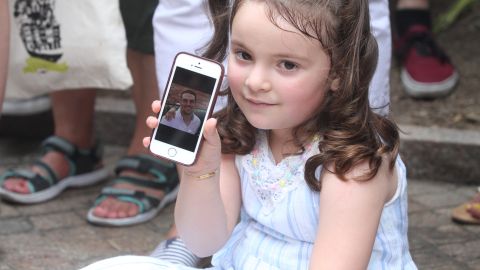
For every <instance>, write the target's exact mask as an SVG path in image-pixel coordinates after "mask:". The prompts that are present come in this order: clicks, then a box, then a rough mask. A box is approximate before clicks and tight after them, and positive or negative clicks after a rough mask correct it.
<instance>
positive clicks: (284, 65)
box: [280, 61, 298, 70]
mask: <svg viewBox="0 0 480 270" xmlns="http://www.w3.org/2000/svg"><path fill="white" fill-rule="evenodd" d="M280 66H281V67H282V68H283V69H285V70H294V69H296V68H297V67H298V66H297V64H295V63H293V62H290V61H283V62H282V63H281V64H280Z"/></svg>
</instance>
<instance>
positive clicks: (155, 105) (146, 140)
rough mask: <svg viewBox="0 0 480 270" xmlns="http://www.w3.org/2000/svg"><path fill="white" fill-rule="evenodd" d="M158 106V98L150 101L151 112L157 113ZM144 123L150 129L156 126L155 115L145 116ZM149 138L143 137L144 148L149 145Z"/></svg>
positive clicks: (159, 104) (156, 119)
mask: <svg viewBox="0 0 480 270" xmlns="http://www.w3.org/2000/svg"><path fill="white" fill-rule="evenodd" d="M160 106H161V103H160V100H154V101H153V102H152V112H153V113H155V114H158V113H159V112H160ZM146 123H147V126H148V127H149V128H150V129H154V128H156V127H157V126H158V118H157V117H155V116H149V117H147V120H146ZM150 140H151V138H150V137H145V138H143V146H145V148H148V146H149V145H150Z"/></svg>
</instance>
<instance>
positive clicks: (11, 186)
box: [3, 179, 30, 194]
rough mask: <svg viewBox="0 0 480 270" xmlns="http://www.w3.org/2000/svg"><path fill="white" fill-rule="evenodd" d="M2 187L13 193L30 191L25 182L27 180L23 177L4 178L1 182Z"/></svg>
mask: <svg viewBox="0 0 480 270" xmlns="http://www.w3.org/2000/svg"><path fill="white" fill-rule="evenodd" d="M3 187H4V188H5V189H7V190H10V191H12V192H15V193H20V194H28V193H30V188H29V186H28V184H27V181H25V180H23V179H9V180H6V181H5V183H3Z"/></svg>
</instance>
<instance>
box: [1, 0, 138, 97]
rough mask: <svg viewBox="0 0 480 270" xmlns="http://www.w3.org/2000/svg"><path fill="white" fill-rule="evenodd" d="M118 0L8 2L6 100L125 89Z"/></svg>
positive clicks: (127, 79) (127, 78) (128, 81)
mask: <svg viewBox="0 0 480 270" xmlns="http://www.w3.org/2000/svg"><path fill="white" fill-rule="evenodd" d="M118 5H119V4H118V0H9V8H10V17H11V33H10V34H11V38H10V49H11V52H10V59H9V70H8V79H7V93H6V97H7V98H8V99H26V98H31V97H35V96H39V95H42V94H45V93H50V92H52V91H56V90H64V89H76V88H86V87H89V88H90V87H92V88H103V89H127V88H129V87H130V86H131V84H132V77H131V75H130V72H129V70H128V67H127V63H126V44H127V43H126V37H125V29H124V26H123V21H122V18H121V15H120V10H119V6H118Z"/></svg>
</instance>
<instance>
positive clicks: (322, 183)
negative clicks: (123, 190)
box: [85, 0, 416, 270]
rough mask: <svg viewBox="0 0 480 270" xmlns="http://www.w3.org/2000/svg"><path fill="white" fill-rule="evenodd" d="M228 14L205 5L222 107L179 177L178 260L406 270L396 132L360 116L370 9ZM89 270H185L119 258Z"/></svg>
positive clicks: (315, 3)
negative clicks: (223, 86) (222, 77)
mask: <svg viewBox="0 0 480 270" xmlns="http://www.w3.org/2000/svg"><path fill="white" fill-rule="evenodd" d="M225 2H228V1H211V7H213V10H214V11H215V12H213V14H214V15H215V20H214V21H215V23H216V32H215V36H214V39H213V41H212V44H211V46H210V48H209V50H208V51H207V53H206V54H207V56H209V57H212V58H216V59H218V60H222V58H223V57H224V56H225V55H227V49H228V50H229V53H228V81H229V86H230V87H229V89H227V91H226V93H227V95H228V99H229V100H228V105H227V107H226V108H225V109H224V110H222V111H220V112H219V113H218V114H217V115H216V119H209V120H208V122H207V124H206V128H205V131H204V138H205V141H204V144H203V147H202V150H201V153H200V157H199V159H198V161H197V162H196V163H195V164H194V165H193V166H191V167H185V168H184V171H183V176H182V181H181V183H180V192H179V195H178V199H177V204H176V208H175V221H176V223H177V227H178V230H179V233H180V235H181V237H182V238H183V240H184V241H185V243H186V244H187V246H188V247H189V248H190V249H191V250H192V251H193V252H194V253H195V254H197V255H199V256H202V257H206V256H210V255H212V254H214V256H213V259H212V265H213V269H248V270H250V269H328V270H330V269H336V270H337V269H348V270H351V269H366V268H368V269H416V266H415V264H414V263H413V261H412V258H411V256H410V253H409V249H408V239H407V227H408V226H407V225H408V222H407V193H406V185H407V183H406V174H405V167H404V165H403V163H402V161H401V160H400V158H399V157H398V146H399V138H398V131H397V128H396V126H395V124H393V123H392V122H390V121H389V120H388V119H385V118H383V117H381V116H378V115H376V114H374V113H372V111H371V109H370V107H369V105H368V85H369V82H370V79H371V77H372V74H373V71H374V69H375V65H376V58H377V46H376V43H375V40H374V38H373V37H372V35H371V33H370V26H369V19H368V3H367V2H368V1H367V0H350V1H348V0H328V1H327V0H309V1H305V0H290V1H280V0H235V1H233V6H232V7H228V5H227V3H225ZM227 20H228V21H229V22H230V29H227V28H226V27H224V28H222V26H226V25H227V24H226V21H227ZM227 30H229V31H230V35H228V33H227ZM226 40H229V42H225V41H226ZM153 109H154V112H158V111H159V102H158V101H157V102H154V104H153ZM147 123H148V125H149V126H150V127H151V128H153V127H155V126H156V125H157V124H158V119H155V118H153V117H150V118H149V119H148V120H147ZM149 141H150V139H149V138H146V139H145V140H144V144H146V145H148V143H149ZM85 269H88V270H91V269H136V270H139V269H141V270H143V269H191V268H188V267H185V266H182V265H175V264H170V263H168V262H165V261H162V260H158V259H155V258H151V257H135V256H124V257H118V258H113V259H109V260H104V261H101V262H98V263H96V264H93V265H91V266H89V267H87V268H85Z"/></svg>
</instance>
